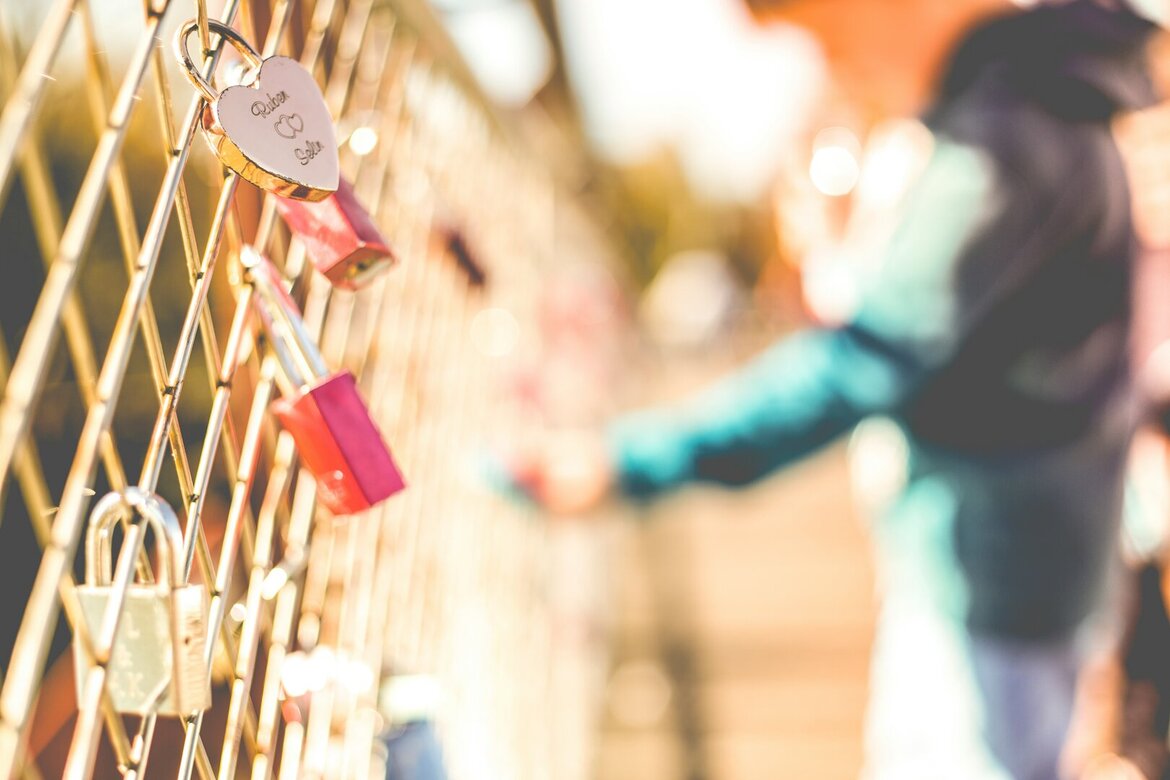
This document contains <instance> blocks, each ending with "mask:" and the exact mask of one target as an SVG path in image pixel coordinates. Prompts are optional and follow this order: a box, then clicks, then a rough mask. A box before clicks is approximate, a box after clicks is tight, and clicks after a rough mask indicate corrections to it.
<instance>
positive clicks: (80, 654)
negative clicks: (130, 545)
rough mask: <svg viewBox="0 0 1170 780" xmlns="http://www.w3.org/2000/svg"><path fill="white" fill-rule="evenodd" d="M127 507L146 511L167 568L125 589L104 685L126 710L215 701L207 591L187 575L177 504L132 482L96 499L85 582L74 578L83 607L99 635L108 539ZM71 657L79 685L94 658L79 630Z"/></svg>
mask: <svg viewBox="0 0 1170 780" xmlns="http://www.w3.org/2000/svg"><path fill="white" fill-rule="evenodd" d="M127 512H133V513H137V514H138V515H141V516H142V518H143V519H144V520H145V521H146V523H147V524H148V525H149V526H150V527H151V528H153V529H154V532H155V536H156V537H157V538H158V549H159V560H160V561H161V565H162V572H161V576H160V577H159V578H158V582H156V583H134V584H132V585H131V586H130V588H129V590H128V591H127V592H126V600H125V602H124V604H123V607H122V618H121V623H120V626H119V629H118V636H117V640H116V641H115V642H114V646H113V648H112V649H111V652H110V658H109V661H108V663H107V665H106V675H107V676H106V690H107V691H108V693H109V695H110V698H111V700H112V701H113V705H114V709H115V710H117V711H118V712H121V713H126V714H133V715H148V714H150V713H157V714H159V715H175V716H179V717H186V716H189V715H193V714H195V713H198V712H201V711H203V710H206V709H207V708H208V707H210V706H211V682H210V677H209V676H208V673H207V666H206V663H205V661H204V649H205V647H206V643H207V598H206V591H205V590H204V588H203V586H202V585H188V584H186V583H185V582H184V581H183V532H182V529H181V528H180V526H179V520H178V518H177V517H175V513H174V510H172V509H171V508H170V506H169V505H167V503H166V502H165V501H163V500H162V499H161V498H159V497H157V496H155V495H152V494H150V493H148V492H146V491H144V490H140V489H139V488H135V487H128V488H126V489H125V490H123V491H121V492H119V493H110V494H109V495H107V496H105V497H103V498H102V499H101V500H100V501H98V503H97V504H96V505H95V506H94V509H93V513H92V514H91V515H90V518H89V530H88V532H87V534H86V539H85V584H84V585H78V586H77V598H78V601H79V602H80V603H81V614H82V616H83V618H84V619H85V625H86V628H87V629H88V633H89V635H90V636H91V637H93V636H97V633H98V629H99V627H100V626H101V624H102V619H103V617H104V615H105V611H106V606H107V605H108V604H109V601H110V592H111V586H110V581H111V575H112V561H111V544H110V540H111V537H112V535H113V531H114V526H115V525H116V524H117V523H118V521H119V520H121V519H122V517H123V516H125V514H126V513H127ZM73 662H74V671H75V673H76V679H77V690H78V691H81V690H82V689H83V687H84V680H85V675H86V673H87V672H88V670H89V662H88V660H87V659H86V656H85V653H84V651H83V650H82V648H81V646H80V639H79V638H77V637H75V638H74V648H73Z"/></svg>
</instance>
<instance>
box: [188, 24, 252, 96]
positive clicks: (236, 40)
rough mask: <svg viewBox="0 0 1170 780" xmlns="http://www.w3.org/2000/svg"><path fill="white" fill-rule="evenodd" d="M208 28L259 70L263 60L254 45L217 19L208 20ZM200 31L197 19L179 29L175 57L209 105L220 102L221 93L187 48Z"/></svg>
mask: <svg viewBox="0 0 1170 780" xmlns="http://www.w3.org/2000/svg"><path fill="white" fill-rule="evenodd" d="M207 28H208V29H209V30H211V31H212V32H214V33H216V34H217V35H219V36H220V37H221V38H223V39H224V40H226V41H227V42H228V43H230V44H231V45H232V46H234V47H236V51H238V52H239V53H240V54H242V55H243V57H244V59H245V60H247V61H248V64H249V65H251V66H252V67H253V68H259V67H260V65H261V63H262V62H263V60H262V59H261V58H260V53H259V52H257V51H256V50H255V49H253V48H252V44H250V43H248V41H247V40H245V39H244V36H242V35H240V34H239V33H238V32H236V31H235V30H234V29H233V28H231V27H229V26H228V25H226V24H224V23H223V22H220V21H217V20H215V19H208V20H207ZM198 29H199V22H198V20H196V19H189V20H188V21H187V23H186V24H184V25H183V26H182V27H180V28H179V31H178V32H176V33H175V56H176V57H178V58H179V61H180V62H181V63H183V72H184V74H185V75H186V76H187V80H188V81H190V82H191V83H192V84H194V85H195V88H196V89H198V90H199V91H200V92H202V93H203V97H205V98H206V99H207V102H208V103H214V102H215V101H217V100H219V93H218V92H216V91H215V87H213V86H211V84H210V83H209V82H208V81H207V79H205V78H203V74H202V73H201V72H200V71H199V66H198V65H196V64H195V60H194V59H192V57H191V52H190V50H189V49H188V48H187V41H188V39H190V37H191V33H193V32H195V31H196V30H198Z"/></svg>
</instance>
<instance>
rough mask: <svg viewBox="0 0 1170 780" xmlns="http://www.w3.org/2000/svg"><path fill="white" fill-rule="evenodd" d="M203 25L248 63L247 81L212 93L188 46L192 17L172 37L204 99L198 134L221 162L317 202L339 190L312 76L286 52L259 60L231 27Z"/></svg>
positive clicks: (269, 186)
mask: <svg viewBox="0 0 1170 780" xmlns="http://www.w3.org/2000/svg"><path fill="white" fill-rule="evenodd" d="M208 27H209V28H210V29H211V31H212V32H214V33H216V34H217V35H220V36H222V37H223V38H224V40H226V41H228V42H229V43H231V44H232V46H234V47H235V48H236V50H237V51H239V52H240V54H241V55H242V56H243V58H244V60H245V61H246V62H247V63H248V65H249V66H250V68H251V70H250V71H249V72H248V74H247V76H246V79H245V83H242V84H235V85H232V86H229V87H227V88H226V89H224V90H222V91H220V92H217V91H216V90H215V88H214V87H213V86H212V85H211V83H210V82H208V81H207V79H205V78H204V77H203V74H201V73H200V72H199V68H198V66H197V65H196V64H195V60H194V59H192V58H191V54H190V52H189V51H187V39H188V38H190V37H191V34H192V33H193V32H195V31H196V30H197V29H198V24H197V23H196V21H195V20H194V19H192V20H190V21H189V22H187V23H186V24H185V25H183V27H182V28H181V29H180V30H179V31H178V32H177V33H176V35H175V56H176V57H178V59H179V62H180V63H182V65H183V73H184V74H185V75H186V76H187V78H188V80H190V82H191V83H192V84H193V85H194V86H195V88H196V89H198V90H199V91H200V92H202V93H203V96H204V97H205V98H206V99H207V104H208V106H207V110H206V111H205V113H204V116H203V131H204V135H205V136H206V137H207V141H208V143H210V144H211V147H212V149H214V150H215V153H216V155H218V156H219V159H220V160H221V161H222V162H223V164H224V165H226V166H227V167H229V168H231V169H232V170H233V171H235V172H236V173H238V174H239V175H240V176H242V177H244V178H245V179H247V180H248V181H250V182H252V183H253V184H255V185H256V186H257V187H262V188H264V189H266V190H269V191H271V192H275V193H276V194H277V195H281V196H283V197H286V198H296V199H297V200H313V201H316V200H323V199H324V198H327V197H328V196H329V195H330V194H332V193H334V192H336V191H337V184H338V181H339V177H340V173H341V167H340V162H339V159H338V153H337V137H336V135H335V134H334V130H333V118H332V117H331V116H330V114H329V107H328V106H327V105H326V104H325V98H324V96H323V95H322V94H321V90H320V89H319V88H318V86H317V82H316V80H315V79H314V78H313V74H312V73H310V72H309V71H307V70H305V68H304V67H303V66H302V65H301V64H300V63H299V62H297V61H296V60H294V59H292V58H290V57H282V56H279V55H277V56H273V57H266V58H263V59H261V57H260V54H259V53H258V52H257V51H256V50H255V49H254V48H252V45H251V44H250V43H248V42H247V41H246V40H244V38H243V37H242V36H241V35H240V34H239V33H238V32H236V31H235V30H234V29H232V28H231V27H229V26H227V25H226V24H223V23H222V22H217V21H215V20H209V22H208Z"/></svg>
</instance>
